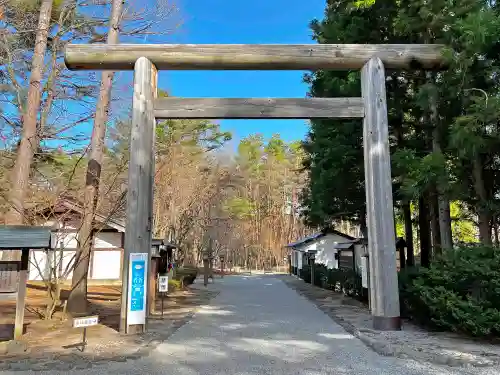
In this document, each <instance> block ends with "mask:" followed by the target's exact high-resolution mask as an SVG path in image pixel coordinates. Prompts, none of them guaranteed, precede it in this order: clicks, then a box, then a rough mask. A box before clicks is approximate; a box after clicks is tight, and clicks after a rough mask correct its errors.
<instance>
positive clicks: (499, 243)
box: [493, 216, 500, 247]
mask: <svg viewBox="0 0 500 375" xmlns="http://www.w3.org/2000/svg"><path fill="white" fill-rule="evenodd" d="M498 221H499V220H498V216H495V218H494V219H493V234H494V238H495V246H496V247H500V235H499V233H498Z"/></svg>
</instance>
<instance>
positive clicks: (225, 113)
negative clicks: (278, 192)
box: [65, 44, 444, 331]
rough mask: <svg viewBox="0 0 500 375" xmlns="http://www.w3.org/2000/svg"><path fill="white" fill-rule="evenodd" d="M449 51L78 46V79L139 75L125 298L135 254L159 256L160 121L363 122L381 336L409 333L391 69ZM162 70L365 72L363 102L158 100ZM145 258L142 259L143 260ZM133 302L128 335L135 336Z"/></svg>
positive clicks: (373, 291)
mask: <svg viewBox="0 0 500 375" xmlns="http://www.w3.org/2000/svg"><path fill="white" fill-rule="evenodd" d="M442 50H443V46H441V45H429V44H409V45H408V44H398V45H365V44H359V45H357V44H344V45H342V44H319V45H318V44H314V45H218V44H213V45H193V44H187V45H178V44H154V45H151V44H116V45H95V44H92V45H85V44H73V45H68V46H67V47H66V53H65V62H66V66H67V67H68V68H69V69H72V70H134V97H133V115H132V131H131V139H130V149H131V155H130V164H129V174H128V195H127V225H126V234H125V249H124V262H123V270H124V271H123V280H122V282H123V285H124V288H125V289H123V290H124V291H125V294H123V298H122V301H124V300H126V298H125V296H127V295H128V294H127V289H126V288H127V285H128V262H129V258H128V255H129V254H130V253H132V252H147V251H150V249H151V227H152V209H153V174H154V143H155V142H154V135H155V126H156V119H266V118H274V119H317V118H335V117H342V118H363V147H364V159H365V181H366V206H367V225H368V244H369V246H368V254H369V259H370V260H369V265H370V267H369V268H370V286H371V288H370V297H371V307H372V315H373V325H374V328H375V329H381V330H398V329H400V327H401V323H400V311H399V296H398V280H397V270H396V252H395V233H394V217H393V200H392V181H391V167H390V154H389V135H388V124H387V103H386V91H385V71H384V67H387V68H391V69H414V68H418V69H440V68H443V64H444V61H443V60H444V59H443V57H442ZM157 69H165V70H319V69H324V70H339V69H345V70H351V69H361V86H362V87H361V88H362V97H361V98H306V99H271V98H265V99H264V98H263V99H260V98H259V99H253V98H252V99H221V98H206V99H193V98H158V97H157ZM141 250H142V251H141ZM126 309H127V305H126V301H125V302H122V320H121V325H120V326H121V330H122V331H128V328H126V327H127V322H126V321H125V319H126V311H127V310H126Z"/></svg>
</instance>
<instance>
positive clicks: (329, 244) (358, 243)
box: [286, 228, 365, 275]
mask: <svg viewBox="0 0 500 375" xmlns="http://www.w3.org/2000/svg"><path fill="white" fill-rule="evenodd" d="M286 247H287V248H289V249H290V250H291V266H292V273H293V274H295V275H299V274H300V270H301V269H302V265H303V264H305V263H306V261H307V253H308V252H309V251H312V250H314V251H316V256H315V258H316V263H317V264H324V265H325V266H326V267H328V268H334V269H338V268H349V269H355V270H359V269H360V268H361V263H362V261H361V258H362V255H363V254H364V253H365V250H364V247H365V246H364V243H363V241H362V240H361V239H358V238H355V237H352V236H349V235H348V234H345V233H342V232H339V231H337V230H335V229H332V228H326V229H324V230H322V231H321V232H317V233H314V234H312V235H310V236H307V237H304V238H302V239H300V240H297V241H295V242H292V243H290V244H288V245H287V246H286Z"/></svg>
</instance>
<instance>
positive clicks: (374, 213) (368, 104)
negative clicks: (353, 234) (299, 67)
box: [361, 58, 401, 330]
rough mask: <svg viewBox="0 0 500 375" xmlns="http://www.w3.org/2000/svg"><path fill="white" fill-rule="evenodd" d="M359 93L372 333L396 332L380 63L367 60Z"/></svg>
mask: <svg viewBox="0 0 500 375" xmlns="http://www.w3.org/2000/svg"><path fill="white" fill-rule="evenodd" d="M361 93H362V97H363V103H364V107H365V117H364V119H363V150H364V162H365V191H366V213H367V215H366V216H367V224H368V258H369V265H370V267H369V268H370V272H369V276H370V305H371V312H372V316H373V328H375V329H380V330H399V329H401V319H400V308H399V289H398V278H397V267H396V256H395V251H396V234H395V232H394V212H393V201H392V179H391V155H390V150H389V127H388V120H387V100H386V93H385V72H384V64H383V63H382V61H381V60H380V59H379V58H371V59H370V60H368V62H367V63H366V64H365V65H364V66H363V68H362V70H361Z"/></svg>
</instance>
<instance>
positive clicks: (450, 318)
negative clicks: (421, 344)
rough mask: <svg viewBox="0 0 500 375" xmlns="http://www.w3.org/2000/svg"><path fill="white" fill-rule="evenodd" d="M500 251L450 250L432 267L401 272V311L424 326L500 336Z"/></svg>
mask: <svg viewBox="0 0 500 375" xmlns="http://www.w3.org/2000/svg"><path fill="white" fill-rule="evenodd" d="M498 270H500V249H495V248H491V247H483V246H477V247H473V248H472V247H461V248H458V249H454V250H446V251H445V252H444V253H443V255H442V256H441V257H440V258H439V259H437V260H436V261H435V262H434V263H433V264H432V266H431V268H429V269H419V270H416V269H412V268H410V269H406V270H404V271H403V272H402V273H401V274H400V278H399V285H400V296H401V302H402V312H403V313H404V315H405V316H407V317H411V318H413V319H415V320H417V321H418V322H420V323H422V324H425V325H432V326H434V327H436V328H438V329H445V330H449V331H454V332H461V333H466V334H470V335H473V336H478V337H483V338H485V337H494V336H498V335H499V334H500V303H499V301H500V273H499V271H498Z"/></svg>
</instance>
